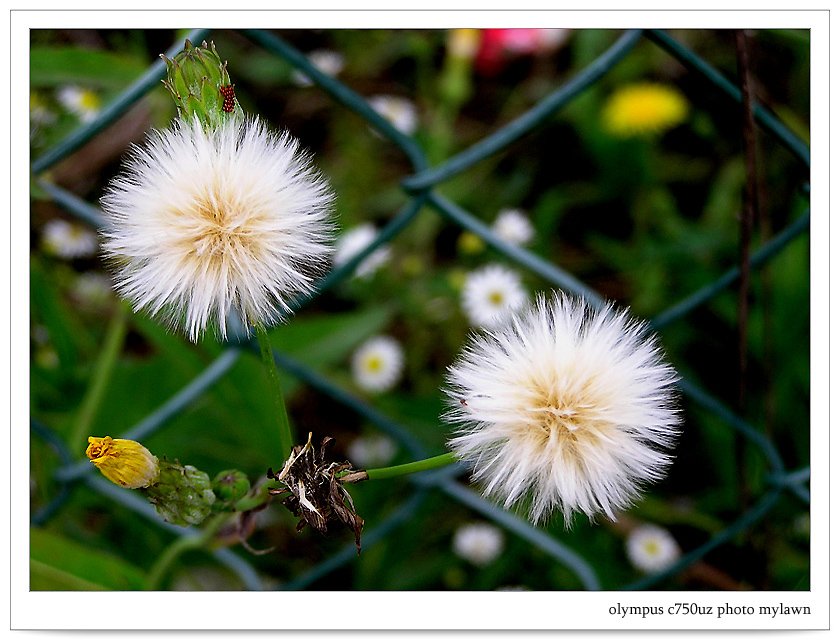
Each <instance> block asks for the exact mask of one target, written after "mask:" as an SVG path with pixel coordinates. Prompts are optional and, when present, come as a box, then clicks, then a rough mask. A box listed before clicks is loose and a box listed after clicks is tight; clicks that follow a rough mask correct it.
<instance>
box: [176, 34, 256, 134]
mask: <svg viewBox="0 0 840 640" xmlns="http://www.w3.org/2000/svg"><path fill="white" fill-rule="evenodd" d="M161 57H162V58H163V59H164V61H165V62H166V80H164V81H163V84H164V85H165V86H166V88H167V89H168V90H169V93H170V94H171V95H172V99H173V100H174V101H175V105H176V107H177V109H178V117H179V118H181V119H182V120H184V121H186V122H192V121H193V120H194V119H196V118H198V119H199V121H200V122H201V123H202V124H203V125H204V126H205V127H207V128H216V127H219V126H221V125H223V124H224V123H225V122H227V121H229V120H231V119H234V120H241V119H244V117H245V114H244V113H243V111H242V108H241V107H240V106H239V103H238V102H237V101H235V105H234V109H233V111H232V112H226V111H225V110H224V108H223V107H224V96H223V95H222V92H221V89H222V87H227V86H230V85H231V81H230V75H229V74H228V71H227V62H222V60H221V58H220V57H219V54H218V53H217V52H216V46H215V45H214V44H213V43H212V42H211V43H210V45H209V46H208V45H207V43H206V42H202V43H201V46H198V47H196V46H193V44H192V43H191V42H190V41H189V40H187V41H186V42H185V44H184V50H183V51H181V52H180V53H178V54H177V55H176V56H175V58H174V59H172V60H170V59H169V58H167V57H166V56H163V55H162V56H161Z"/></svg>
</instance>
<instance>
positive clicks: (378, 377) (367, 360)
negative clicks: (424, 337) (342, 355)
mask: <svg viewBox="0 0 840 640" xmlns="http://www.w3.org/2000/svg"><path fill="white" fill-rule="evenodd" d="M404 362H405V356H404V354H403V348H402V346H400V343H399V342H397V341H396V340H395V339H394V338H392V337H390V336H374V337H373V338H371V339H370V340H368V341H367V342H365V343H364V344H363V345H362V346H360V347H359V348H358V349H356V351H355V352H354V353H353V358H352V369H353V380H354V381H355V382H356V385H358V386H359V387H360V388H362V389H364V390H365V391H371V392H374V393H381V392H383V391H388V390H389V389H392V388H393V387H394V386H395V385H396V384H397V382H398V381H399V379H400V376H401V375H402V371H403V364H404Z"/></svg>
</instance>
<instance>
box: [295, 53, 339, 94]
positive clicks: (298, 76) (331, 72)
mask: <svg viewBox="0 0 840 640" xmlns="http://www.w3.org/2000/svg"><path fill="white" fill-rule="evenodd" d="M306 57H307V59H308V60H309V62H311V63H312V65H313V66H314V67H315V68H316V69H318V71H320V72H321V73H323V74H324V75H326V76H330V77H331V78H334V77H335V76H337V75H338V74H339V73H341V70H342V69H344V56H343V55H341V54H340V53H338V52H337V51H331V50H330V49H316V50H315V51H312V52H310V53H308V54H306ZM292 82H293V83H295V84H296V85H297V86H299V87H311V86H312V85H313V84H314V83H313V82H312V80H310V79H309V76H307V75H306V74H305V73H303V72H302V71H300V70H299V69H295V70H294V72H293V73H292Z"/></svg>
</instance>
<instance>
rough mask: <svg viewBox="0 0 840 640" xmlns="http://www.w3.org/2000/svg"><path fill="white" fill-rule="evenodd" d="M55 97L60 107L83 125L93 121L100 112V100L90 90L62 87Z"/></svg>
mask: <svg viewBox="0 0 840 640" xmlns="http://www.w3.org/2000/svg"><path fill="white" fill-rule="evenodd" d="M57 97H58V101H59V102H60V103H61V105H62V106H63V107H64V108H65V109H67V111H69V112H70V113H72V114H74V115H75V116H76V117H77V118H78V119H79V121H80V122H82V123H83V124H87V123H88V122H91V121H93V120H94V119H95V118H96V116H98V115H99V112H100V111H101V110H102V100H101V98H100V97H99V96H98V95H97V94H96V93H95V92H93V91H91V90H90V89H83V88H81V87H77V86H73V85H71V86H67V87H62V88H61V89H59V91H58V95H57Z"/></svg>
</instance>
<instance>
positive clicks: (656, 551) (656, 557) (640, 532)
mask: <svg viewBox="0 0 840 640" xmlns="http://www.w3.org/2000/svg"><path fill="white" fill-rule="evenodd" d="M626 549H627V557H628V559H629V560H630V564H632V565H633V566H634V567H635V568H636V569H638V570H639V571H643V572H644V573H655V572H658V571H662V570H664V569H667V568H668V567H669V566H671V565H672V564H674V562H676V561H677V559H678V558H679V557H680V547H679V545H677V541H676V540H674V537H673V536H672V535H671V534H670V533H669V532H668V531H666V530H665V529H663V528H662V527H657V526H656V525H652V524H645V525H641V526H639V527H636V528H635V529H633V531H631V532H630V535H628V536H627V541H626Z"/></svg>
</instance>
